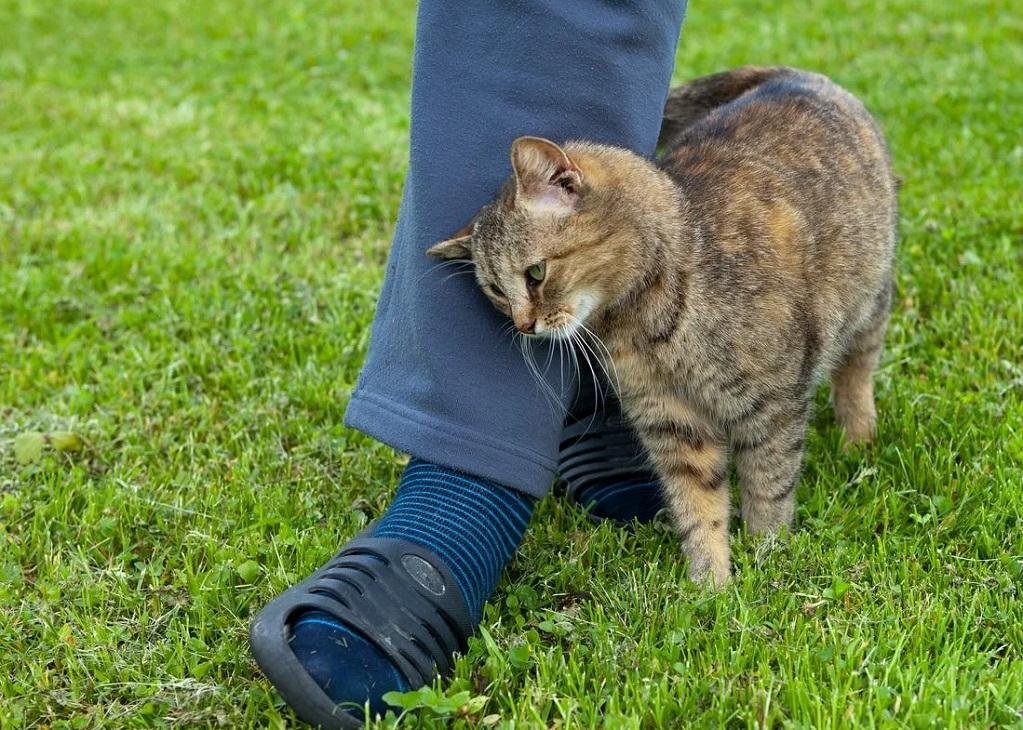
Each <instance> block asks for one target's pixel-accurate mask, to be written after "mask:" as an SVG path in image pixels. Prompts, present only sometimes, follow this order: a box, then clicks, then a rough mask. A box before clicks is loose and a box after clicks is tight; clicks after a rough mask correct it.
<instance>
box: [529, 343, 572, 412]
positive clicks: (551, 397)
mask: <svg viewBox="0 0 1023 730" xmlns="http://www.w3.org/2000/svg"><path fill="white" fill-rule="evenodd" d="M519 349H520V350H521V352H522V358H523V360H525V362H526V368H527V369H528V370H529V372H530V374H531V375H532V376H533V379H534V380H536V383H537V385H538V386H539V387H540V393H541V394H543V397H544V401H546V402H547V404H548V405H549V406H550V408H551V416H552V417H553V418H555V419H556V418H558V415H559V414H558V411H559V410H560V409H561V407H562V405H561V403H560V400H561V399H560V398H559V396H558V394H557V393H555V392H554V388H553V387H552V386H551V384H550V383H548V382H547V381H546V380H545V379H544V377H543V374H542V373H541V372H540V368H539V367H538V366H537V364H536V361H535V360H534V359H533V355H532V350H530V349H529V341H528V338H526V337H522V336H520V337H519Z"/></svg>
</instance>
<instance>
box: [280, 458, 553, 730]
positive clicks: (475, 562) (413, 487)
mask: <svg viewBox="0 0 1023 730" xmlns="http://www.w3.org/2000/svg"><path fill="white" fill-rule="evenodd" d="M533 505H534V500H533V498H532V497H527V496H525V495H523V494H520V493H519V492H516V491H515V490H513V489H509V488H508V487H502V486H501V485H499V484H494V483H493V482H488V481H486V480H483V479H479V478H477V477H472V476H469V475H467V474H461V473H459V472H456V471H452V470H451V469H445V468H444V467H440V466H436V465H434V464H430V463H429V462H426V461H422V460H419V459H413V460H412V461H411V462H410V463H409V465H408V467H406V469H405V472H404V474H402V477H401V481H400V482H399V483H398V495H397V496H396V497H395V499H394V502H392V503H391V506H390V508H389V509H388V510H387V513H386V514H385V515H384V516H383V517H382V518H381V519H380V521H379V522H378V523H377V525H376V527H375V528H374V530H373V537H390V538H400V539H402V540H408V541H410V542H414V543H417V544H419V545H422V546H423V547H425V548H428V549H429V550H431V551H433V552H434V553H436V554H437V556H438V557H439V558H440V559H441V560H443V561H444V563H445V564H446V565H447V566H448V568H450V569H451V572H452V574H453V575H454V577H455V582H456V583H457V584H458V587H459V589H460V590H461V592H462V596H463V597H464V598H465V602H466V605H467V606H468V609H469V613H470V615H471V616H472V617H473V620H474V621H477V622H478V621H479V620H480V617H481V616H482V614H483V604H484V603H485V602H486V600H487V598H489V597H490V593H491V592H492V591H493V590H494V586H495V585H497V580H498V578H500V576H501V571H502V570H503V569H504V566H505V564H506V563H507V562H508V560H509V558H511V556H512V553H513V552H515V549H516V548H517V547H518V545H519V542H520V541H521V540H522V535H523V533H525V531H526V525H527V524H528V523H529V518H530V516H531V515H532V513H533ZM409 590H410V591H412V590H413V589H412V588H411V587H410V588H409ZM291 637H292V638H291V649H292V651H293V652H294V653H295V656H296V658H297V659H298V660H299V662H301V664H302V666H304V667H305V669H306V671H308V672H309V674H310V676H312V678H313V679H314V680H315V681H316V683H317V684H319V685H320V687H322V688H323V690H324V692H326V693H327V695H328V696H329V697H330V698H331V699H333V700H334V702H337V703H338V704H342V705H345V706H346V709H347V711H348V712H350V713H351V714H352V715H353V716H355V717H358V718H360V719H361V718H362V710H361V708H362V705H363V704H364V703H366V702H369V709H370V712H371V714H373V715H376V714H382V713H384V712H385V711H386V710H387V703H385V702H384V701H383V699H382V697H383V695H384V693H386V692H389V691H391V690H398V691H406V690H409V689H416V688H415V687H408V686H406V683H405V680H404V679H403V678H402V676H401V675H400V674H399V673H398V671H397V669H396V668H395V667H394V666H393V665H392V664H391V663H390V661H389V660H388V659H387V657H386V655H385V654H384V653H383V652H381V651H380V650H379V649H378V648H377V647H376V646H375V645H373V644H372V643H371V642H369V641H368V640H367V639H366V638H364V637H363V636H362V635H361V634H359V633H358V632H356V631H354V630H352V629H350V628H349V627H347V626H345V624H344V623H342V622H340V621H338V620H337V619H336V618H334V617H333V616H331V615H330V614H329V613H325V612H323V611H317V610H310V611H306V612H304V613H301V614H299V615H298V616H296V618H295V620H294V622H293V623H292V624H291Z"/></svg>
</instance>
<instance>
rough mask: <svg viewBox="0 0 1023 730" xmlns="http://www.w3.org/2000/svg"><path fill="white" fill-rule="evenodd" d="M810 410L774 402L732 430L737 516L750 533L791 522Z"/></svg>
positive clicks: (772, 530)
mask: <svg viewBox="0 0 1023 730" xmlns="http://www.w3.org/2000/svg"><path fill="white" fill-rule="evenodd" d="M809 411H810V404H809V402H808V401H799V402H796V401H791V402H773V403H770V404H767V405H765V407H764V408H763V411H762V413H761V414H759V417H758V418H757V419H755V420H752V421H751V422H748V423H745V424H743V425H742V427H740V428H739V429H737V430H736V431H733V433H732V438H731V441H732V448H733V450H734V453H735V468H736V471H737V472H738V473H739V489H740V492H741V495H742V520H743V523H744V524H745V525H746V529H748V530H749V531H750V532H752V533H754V534H757V535H772V534H774V533H776V532H778V531H779V530H780V529H781V528H782V527H787V526H789V525H791V524H792V518H793V515H794V514H795V508H796V494H795V490H796V484H797V483H798V481H799V472H800V467H801V466H802V463H803V451H804V439H805V438H806V429H807V421H808V419H809Z"/></svg>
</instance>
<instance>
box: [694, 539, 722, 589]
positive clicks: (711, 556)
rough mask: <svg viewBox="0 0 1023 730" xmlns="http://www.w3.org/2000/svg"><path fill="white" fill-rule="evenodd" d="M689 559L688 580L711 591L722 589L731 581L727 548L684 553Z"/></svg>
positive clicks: (695, 550)
mask: <svg viewBox="0 0 1023 730" xmlns="http://www.w3.org/2000/svg"><path fill="white" fill-rule="evenodd" d="M685 554H686V557H687V558H689V579H690V580H691V581H693V582H694V583H699V584H701V585H705V586H707V587H709V588H711V589H713V590H719V589H721V588H723V587H724V586H725V585H727V583H728V582H729V581H730V580H731V579H732V560H731V556H730V554H729V550H728V546H727V544H726V545H725V547H724V549H723V550H722V549H721V548H720V547H718V548H711V549H706V548H703V549H693V548H689V549H687V550H686V551H685Z"/></svg>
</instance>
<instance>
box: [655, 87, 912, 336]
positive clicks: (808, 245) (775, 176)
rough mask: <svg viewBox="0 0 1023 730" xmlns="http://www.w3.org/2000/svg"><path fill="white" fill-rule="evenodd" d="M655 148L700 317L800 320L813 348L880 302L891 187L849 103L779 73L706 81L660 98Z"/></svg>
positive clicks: (880, 155) (888, 258) (865, 125)
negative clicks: (690, 265)
mask: <svg viewBox="0 0 1023 730" xmlns="http://www.w3.org/2000/svg"><path fill="white" fill-rule="evenodd" d="M662 143H667V149H666V150H665V151H664V153H663V156H662V158H661V160H660V163H659V164H660V166H661V168H662V169H663V170H664V171H665V172H666V173H668V175H669V176H670V177H671V178H672V179H673V180H674V181H675V183H676V185H677V186H678V188H679V190H680V191H681V193H682V197H683V199H684V200H685V201H686V204H687V206H688V209H689V216H690V223H691V225H692V226H693V227H694V228H695V229H698V231H699V235H700V238H701V240H702V241H703V244H702V246H701V248H700V249H699V251H700V254H699V256H700V258H701V259H702V260H701V261H699V262H697V271H699V272H701V274H700V275H701V276H702V277H703V280H704V287H705V291H706V293H707V297H708V298H709V299H708V306H709V307H710V308H711V309H712V310H715V311H720V312H731V311H733V310H736V309H737V310H739V311H741V312H743V313H745V314H744V315H743V317H745V318H746V320H749V318H750V317H752V318H753V319H754V320H758V321H760V322H761V324H762V325H763V326H765V327H766V326H773V324H772V323H774V322H789V321H795V320H797V319H800V318H802V319H804V320H808V321H811V322H812V323H813V326H814V328H815V329H816V330H817V331H818V332H819V333H820V337H821V340H822V342H824V343H825V344H827V343H829V342H831V341H833V340H834V339H835V338H838V339H839V340H841V339H842V338H843V337H844V335H843V334H842V333H843V332H844V333H847V332H848V331H850V327H851V326H852V324H854V323H855V322H858V321H859V320H860V319H862V318H863V317H865V316H866V315H867V313H868V312H869V311H870V310H871V308H876V306H877V305H875V304H874V302H875V301H881V300H882V298H883V296H885V292H887V291H888V289H889V286H890V278H891V268H892V260H893V255H894V246H895V227H896V226H895V223H896V186H895V179H894V176H893V174H892V171H891V167H890V163H889V157H888V150H887V147H886V144H885V141H884V138H883V136H882V134H881V131H880V129H879V127H878V125H877V124H876V122H875V121H874V119H873V118H872V117H871V115H870V113H869V112H868V111H867V110H866V108H865V107H864V106H863V104H862V103H861V102H860V101H859V100H857V99H856V98H855V97H854V96H853V95H852V94H850V93H849V92H847V91H845V90H844V89H842V88H841V87H839V86H838V85H837V84H835V83H834V82H832V81H830V80H829V79H827V78H826V77H824V76H821V75H819V74H815V73H810V72H806V71H800V70H796V69H790V68H784V67H777V68H758V67H746V68H741V69H735V70H733V71H727V72H724V73H721V74H715V75H714V76H709V77H704V78H702V79H696V80H695V81H693V82H690V83H689V84H686V85H685V86H682V87H679V88H678V89H675V90H673V91H672V93H671V96H670V97H669V102H668V105H667V107H666V110H665V124H664V127H663V128H662ZM797 315H798V316H797ZM722 316H726V315H722Z"/></svg>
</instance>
